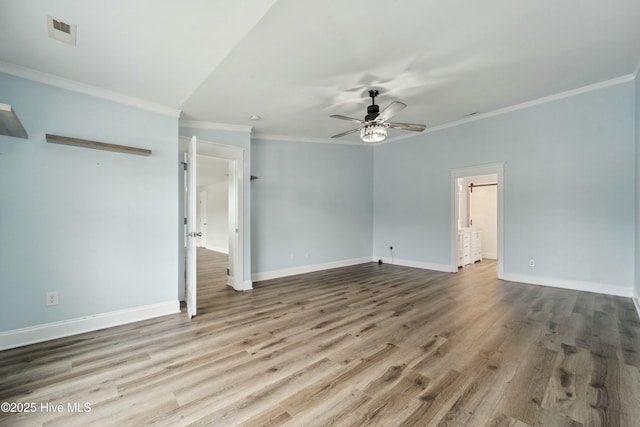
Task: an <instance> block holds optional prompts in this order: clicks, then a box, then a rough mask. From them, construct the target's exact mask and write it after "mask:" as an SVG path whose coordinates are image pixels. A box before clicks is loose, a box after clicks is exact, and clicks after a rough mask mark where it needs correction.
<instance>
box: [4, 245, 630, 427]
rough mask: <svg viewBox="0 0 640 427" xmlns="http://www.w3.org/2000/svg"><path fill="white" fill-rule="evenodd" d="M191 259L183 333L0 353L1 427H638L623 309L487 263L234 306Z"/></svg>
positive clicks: (216, 262)
mask: <svg viewBox="0 0 640 427" xmlns="http://www.w3.org/2000/svg"><path fill="white" fill-rule="evenodd" d="M198 256H199V262H200V267H201V268H200V274H199V285H200V291H199V293H198V298H199V304H198V313H199V315H198V316H197V317H195V318H194V319H192V320H191V321H190V320H188V319H187V316H186V315H185V314H184V313H183V314H180V315H172V316H166V317H163V318H159V319H152V320H149V321H144V322H139V323H135V324H131V325H126V326H121V327H116V328H111V329H108V330H103V331H98V332H92V333H88V334H83V335H78V336H74V337H70V338H64V339H59V340H55V341H50V342H46V343H41V344H36V345H32V346H28V347H23V348H18V349H13V350H8V351H4V352H0V381H1V385H0V402H4V401H9V402H23V403H36V404H37V407H38V411H37V412H36V413H31V414H20V415H16V414H6V413H3V414H0V424H1V425H11V426H14V425H29V426H33V425H40V424H44V425H61V426H71V425H80V426H85V425H92V424H95V425H114V426H129V425H131V426H133V425H142V424H156V425H168V426H169V425H170V426H179V425H214V426H235V425H246V426H261V425H274V426H275V425H290V426H333V425H354V426H369V425H383V426H400V425H407V426H413V425H415V426H431V425H448V426H521V427H522V426H534V425H535V426H581V425H584V426H638V425H640V371H639V367H640V322H639V321H638V317H637V314H636V312H635V310H634V307H633V303H632V302H631V300H629V299H625V298H617V297H610V296H603V295H598V294H591V293H584V292H575V291H568V290H562V289H553V288H545V287H541V286H531V285H522V284H515V283H509V282H503V281H499V280H497V279H495V263H493V262H490V261H483V262H482V263H479V264H476V265H473V266H469V267H465V268H464V269H461V270H460V272H459V273H458V274H446V273H438V272H432V271H425V270H418V269H413V268H406V267H399V266H394V265H388V264H384V265H378V264H376V263H369V264H363V265H358V266H353V267H347V268H340V269H335V270H330V271H324V272H317V273H311V274H306V275H301V276H294V277H289V278H285V279H279V280H272V281H265V282H261V283H255V284H254V286H255V289H254V290H253V291H249V292H242V293H239V292H235V291H233V290H232V289H231V288H229V287H227V286H226V285H225V284H224V269H225V268H226V262H225V261H224V257H221V256H220V255H216V254H215V253H212V252H209V251H205V250H200V251H199V255H198ZM48 402H51V403H56V404H58V403H61V404H63V405H64V406H65V410H64V411H63V413H51V412H48V413H47V412H43V411H42V410H40V408H41V405H42V404H46V403H48ZM85 402H86V403H89V404H90V409H91V411H90V412H88V413H87V412H84V413H69V411H68V409H67V405H68V404H69V403H72V404H73V403H78V404H80V405H83V404H84V403H85Z"/></svg>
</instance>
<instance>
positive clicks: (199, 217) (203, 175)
mask: <svg viewBox="0 0 640 427" xmlns="http://www.w3.org/2000/svg"><path fill="white" fill-rule="evenodd" d="M196 161H197V163H198V164H197V169H196V170H197V178H196V179H197V196H198V201H197V204H198V205H197V209H196V227H197V235H198V238H197V239H196V246H197V248H196V253H197V254H196V256H197V265H196V276H197V283H198V311H199V312H203V313H206V312H208V311H209V309H208V306H209V305H211V304H213V303H214V301H212V299H211V298H210V297H209V295H211V294H215V293H216V291H219V290H220V288H221V287H224V286H226V284H227V276H228V272H229V270H228V268H229V267H228V266H229V240H230V239H229V186H230V185H229V160H227V159H222V158H219V157H212V156H205V155H201V154H198V155H197V156H196Z"/></svg>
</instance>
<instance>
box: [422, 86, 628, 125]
mask: <svg viewBox="0 0 640 427" xmlns="http://www.w3.org/2000/svg"><path fill="white" fill-rule="evenodd" d="M634 79H635V75H634V74H627V75H624V76H620V77H616V78H614V79H610V80H605V81H602V82H598V83H594V84H591V85H587V86H582V87H579V88H576V89H571V90H567V91H565V92H560V93H556V94H553V95H549V96H544V97H542V98H538V99H534V100H532V101H527V102H523V103H520V104H515V105H511V106H509V107H505V108H500V109H497V110H493V111H489V112H487V113H479V114H475V115H473V116H471V117H465V118H463V119H460V120H456V121H453V122H449V123H444V124H441V125H438V126H434V127H432V128H427V129H425V130H424V131H423V132H422V133H430V132H436V131H439V130H442V129H447V128H451V127H455V126H458V125H461V124H464V123H470V122H475V121H478V120H482V119H486V118H489V117H494V116H500V115H502V114H507V113H511V112H513V111H518V110H524V109H526V108H531V107H535V106H537V105H542V104H547V103H549V102H554V101H558V100H560V99H565V98H570V97H572V96H576V95H581V94H583V93H588V92H593V91H595V90H599V89H604V88H607V87H611V86H616V85H619V84H622V83H627V82H630V81H633V80H634Z"/></svg>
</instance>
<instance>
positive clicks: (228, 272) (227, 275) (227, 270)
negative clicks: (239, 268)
mask: <svg viewBox="0 0 640 427" xmlns="http://www.w3.org/2000/svg"><path fill="white" fill-rule="evenodd" d="M229 273H230V272H229V269H228V268H227V276H228V275H229Z"/></svg>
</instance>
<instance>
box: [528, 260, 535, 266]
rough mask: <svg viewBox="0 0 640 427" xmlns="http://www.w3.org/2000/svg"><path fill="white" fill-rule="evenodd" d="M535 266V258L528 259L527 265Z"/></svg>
mask: <svg viewBox="0 0 640 427" xmlns="http://www.w3.org/2000/svg"><path fill="white" fill-rule="evenodd" d="M535 266H536V260H535V259H530V260H529V267H535Z"/></svg>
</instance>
